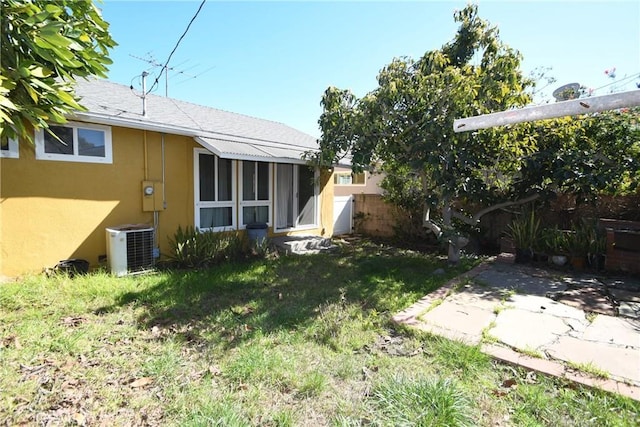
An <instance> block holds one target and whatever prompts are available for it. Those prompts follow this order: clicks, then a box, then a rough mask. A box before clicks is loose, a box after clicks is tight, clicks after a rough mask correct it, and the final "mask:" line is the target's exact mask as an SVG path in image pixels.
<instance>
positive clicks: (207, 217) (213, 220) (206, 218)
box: [200, 207, 233, 229]
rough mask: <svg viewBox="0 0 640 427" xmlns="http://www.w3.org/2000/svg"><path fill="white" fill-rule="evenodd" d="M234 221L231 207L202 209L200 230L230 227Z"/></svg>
mask: <svg viewBox="0 0 640 427" xmlns="http://www.w3.org/2000/svg"><path fill="white" fill-rule="evenodd" d="M232 224H233V221H232V209H231V207H222V208H201V209H200V228H201V229H206V228H214V227H230V226H231V225H232Z"/></svg>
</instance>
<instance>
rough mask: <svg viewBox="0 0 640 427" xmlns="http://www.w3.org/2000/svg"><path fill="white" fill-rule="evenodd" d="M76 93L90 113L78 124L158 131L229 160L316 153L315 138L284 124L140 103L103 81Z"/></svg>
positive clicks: (183, 105)
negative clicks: (189, 139)
mask: <svg viewBox="0 0 640 427" xmlns="http://www.w3.org/2000/svg"><path fill="white" fill-rule="evenodd" d="M76 93H77V95H78V96H80V97H81V101H80V104H81V105H83V106H84V107H85V108H87V109H88V110H89V111H88V112H84V113H78V114H77V117H78V118H80V119H87V120H89V119H94V120H95V119H100V120H101V121H102V122H106V123H112V124H118V125H121V126H127V125H129V126H131V127H135V128H140V129H157V128H159V127H161V128H162V129H166V130H167V132H171V131H173V132H175V133H177V134H181V135H188V136H193V137H195V139H196V141H198V142H199V143H200V144H201V145H203V146H205V147H206V148H208V149H210V150H212V151H214V152H215V153H216V154H217V155H219V156H221V157H227V158H265V159H274V158H277V159H296V160H300V157H301V153H303V152H305V151H308V150H317V149H318V143H317V141H316V139H315V138H314V137H312V136H311V135H308V134H306V133H304V132H300V131H298V130H296V129H294V128H292V127H290V126H287V125H285V124H283V123H278V122H274V121H270V120H264V119H259V118H255V117H250V116H246V115H243V114H237V113H231V112H228V111H223V110H218V109H215V108H211V107H205V106H202V105H196V104H192V103H189V102H184V101H180V100H177V99H172V98H165V97H161V96H157V95H152V94H149V95H147V104H146V105H147V107H146V110H147V115H146V116H143V115H142V99H141V98H140V97H139V96H138V95H137V94H135V93H134V92H133V91H132V90H131V89H130V88H129V87H127V86H124V85H120V84H117V83H113V82H109V81H106V80H96V79H91V80H78V81H77V83H76Z"/></svg>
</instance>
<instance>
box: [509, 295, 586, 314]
mask: <svg viewBox="0 0 640 427" xmlns="http://www.w3.org/2000/svg"><path fill="white" fill-rule="evenodd" d="M506 304H507V305H508V306H512V307H513V308H517V309H520V310H527V311H531V312H533V313H545V314H548V315H551V316H558V317H566V318H569V319H575V320H585V318H584V312H583V311H582V310H578V309H577V308H575V307H570V306H568V305H565V304H561V303H559V302H555V301H554V300H552V299H551V298H546V297H541V296H536V295H521V294H515V295H512V296H511V297H509V299H508V300H507V301H506Z"/></svg>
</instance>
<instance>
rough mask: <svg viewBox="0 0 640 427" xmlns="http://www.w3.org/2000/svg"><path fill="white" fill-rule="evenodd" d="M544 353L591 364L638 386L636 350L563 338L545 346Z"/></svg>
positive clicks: (639, 354)
mask: <svg viewBox="0 0 640 427" xmlns="http://www.w3.org/2000/svg"><path fill="white" fill-rule="evenodd" d="M546 352H547V354H548V355H549V356H551V357H553V358H554V359H558V360H563V361H566V362H572V363H578V364H591V365H593V366H595V367H596V368H599V369H602V370H604V371H606V372H608V373H609V374H611V375H612V376H613V377H615V378H624V379H628V380H631V381H632V382H633V383H635V384H640V352H638V350H637V349H629V348H622V347H617V346H613V345H609V344H606V343H601V342H595V341H585V340H581V339H577V338H573V337H566V336H565V337H560V338H559V339H558V341H557V342H555V343H553V344H551V345H549V346H547V347H546Z"/></svg>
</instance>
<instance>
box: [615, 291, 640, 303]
mask: <svg viewBox="0 0 640 427" xmlns="http://www.w3.org/2000/svg"><path fill="white" fill-rule="evenodd" d="M609 293H610V294H611V296H612V297H613V299H614V300H616V301H630V302H640V292H631V291H625V290H624V289H615V288H609Z"/></svg>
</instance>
